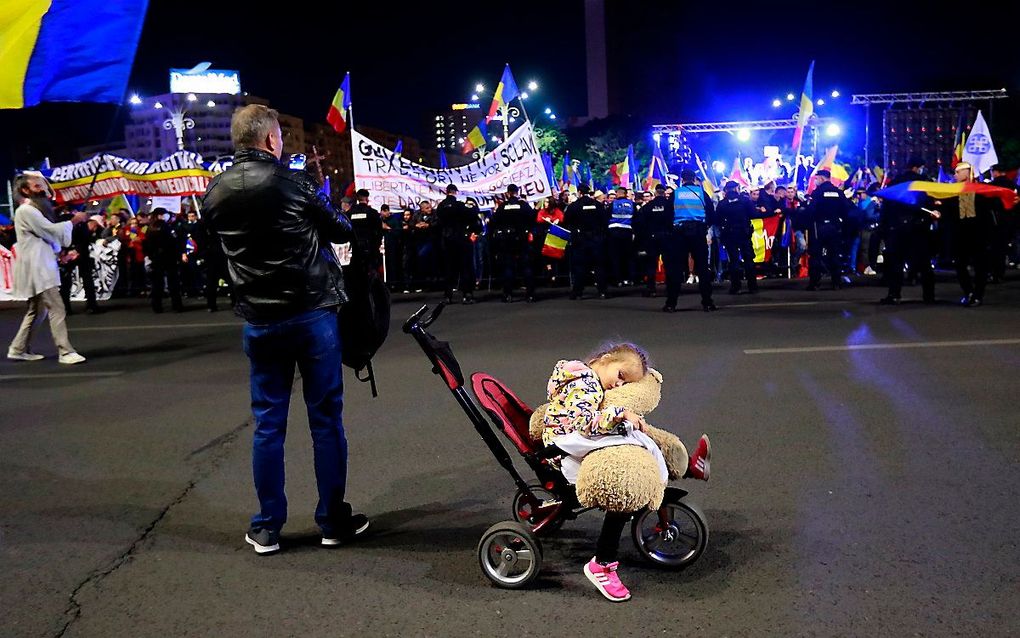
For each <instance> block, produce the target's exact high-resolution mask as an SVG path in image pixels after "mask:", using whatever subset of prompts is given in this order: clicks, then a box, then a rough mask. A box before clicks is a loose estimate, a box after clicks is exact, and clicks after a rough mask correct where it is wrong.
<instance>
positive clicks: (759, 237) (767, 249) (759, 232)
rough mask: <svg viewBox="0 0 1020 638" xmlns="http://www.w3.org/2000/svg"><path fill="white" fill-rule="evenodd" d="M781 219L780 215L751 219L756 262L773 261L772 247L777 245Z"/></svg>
mask: <svg viewBox="0 0 1020 638" xmlns="http://www.w3.org/2000/svg"><path fill="white" fill-rule="evenodd" d="M781 220H782V217H780V216H778V215H776V216H773V217H766V218H764V219H752V220H751V228H752V231H751V248H752V249H753V250H754V263H756V264H761V263H764V262H766V261H772V247H773V246H775V243H776V235H777V234H779V222H780V221H781Z"/></svg>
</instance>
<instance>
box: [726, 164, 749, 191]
mask: <svg viewBox="0 0 1020 638" xmlns="http://www.w3.org/2000/svg"><path fill="white" fill-rule="evenodd" d="M730 180H731V181H734V182H736V183H738V184H740V185H741V186H743V187H744V188H750V187H751V182H750V181H748V179H747V177H745V176H744V169H743V168H741V166H740V158H739V157H734V158H733V170H732V171H730Z"/></svg>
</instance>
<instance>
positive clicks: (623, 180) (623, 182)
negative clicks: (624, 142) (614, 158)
mask: <svg viewBox="0 0 1020 638" xmlns="http://www.w3.org/2000/svg"><path fill="white" fill-rule="evenodd" d="M635 164H636V163H635V162H634V145H633V144H631V145H630V146H628V147H627V156H626V157H624V158H623V161H622V162H619V163H616V164H613V165H612V166H610V167H609V172H610V174H611V175H612V176H613V184H618V185H620V186H623V187H625V188H632V184H633V182H634V173H635V170H636V166H635Z"/></svg>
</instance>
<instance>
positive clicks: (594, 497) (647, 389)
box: [529, 368, 689, 512]
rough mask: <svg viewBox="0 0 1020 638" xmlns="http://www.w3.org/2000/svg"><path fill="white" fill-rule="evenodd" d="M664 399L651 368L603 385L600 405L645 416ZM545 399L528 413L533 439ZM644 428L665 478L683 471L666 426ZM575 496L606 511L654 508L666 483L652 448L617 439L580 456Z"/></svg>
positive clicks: (676, 442)
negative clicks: (612, 444)
mask: <svg viewBox="0 0 1020 638" xmlns="http://www.w3.org/2000/svg"><path fill="white" fill-rule="evenodd" d="M661 399H662V375H661V374H660V373H659V372H658V371H657V370H654V369H651V368H649V370H648V374H646V375H645V376H644V377H643V378H642V379H641V380H639V381H635V382H633V383H627V384H624V385H622V386H619V387H616V388H611V389H609V390H606V393H605V398H604V399H603V401H602V406H607V405H614V406H619V407H624V408H627V409H629V410H632V411H634V412H636V413H638V414H640V415H641V416H642V417H645V416H647V415H648V413H650V412H651V411H652V410H654V409H655V408H656V407H658V405H659V401H660V400H661ZM547 405H548V404H547V403H545V404H542V405H540V406H538V407H537V408H535V411H534V413H533V414H532V415H531V421H530V428H529V430H530V434H531V438H532V440H535V441H541V440H542V431H543V429H544V425H543V423H542V419H543V417H544V416H545V409H546V406H547ZM645 434H647V435H648V436H649V437H650V438H651V439H652V440H653V441H655V444H656V445H658V446H659V449H660V450H661V451H662V455H663V457H664V458H665V461H666V469H667V471H668V473H669V480H676V479H679V478H682V477H683V476H684V475H685V474H686V473H687V467H688V461H689V458H688V454H687V448H686V447H684V444H683V443H682V442H681V441H680V439H679V438H678V437H677V436H676V435H675V434H672V433H670V432H667V431H665V430H661V429H659V428H656V427H653V426H651V425H649V426H648V429H647V430H646V432H645ZM576 487H577V500H578V501H579V502H580V503H581V504H582V505H584V506H585V507H597V508H600V509H604V510H606V511H609V512H636V511H638V510H641V509H644V508H645V507H648V508H650V509H658V508H659V506H660V505H661V504H662V497H663V494H664V491H665V488H666V484H665V483H664V482H663V481H662V477H661V475H660V473H659V467H658V465H657V463H656V461H655V458H654V457H653V456H652V454H651V453H650V452H649V451H648V450H646V449H644V448H641V447H637V446H635V445H619V446H615V447H607V448H603V449H600V450H595V451H594V452H591V453H589V454H588V455H587V456H585V457H584V460H583V461H582V462H581V470H580V472H579V474H578V477H577V486H576Z"/></svg>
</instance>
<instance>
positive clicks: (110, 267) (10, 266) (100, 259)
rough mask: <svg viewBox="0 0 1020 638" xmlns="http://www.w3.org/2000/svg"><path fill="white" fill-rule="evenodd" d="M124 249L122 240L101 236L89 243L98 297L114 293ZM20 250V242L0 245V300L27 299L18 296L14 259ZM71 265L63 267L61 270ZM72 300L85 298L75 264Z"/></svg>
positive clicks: (104, 298)
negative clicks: (121, 251)
mask: <svg viewBox="0 0 1020 638" xmlns="http://www.w3.org/2000/svg"><path fill="white" fill-rule="evenodd" d="M119 251H120V240H119V239H116V238H112V239H100V240H98V241H94V242H92V243H91V244H90V245H89V253H90V255H89V256H90V257H91V258H92V278H93V281H94V282H95V284H96V299H98V300H99V301H106V300H108V299H109V298H110V296H111V295H112V294H113V287H114V286H115V285H117V277H118V275H119V272H118V269H117V254H118V252H119ZM17 253H18V245H17V244H15V245H14V248H13V250H7V249H6V248H4V247H3V246H0V301H12V300H16V301H24V298H23V297H15V296H14V262H15V261H16V256H17ZM64 268H67V266H61V270H63V269H64ZM71 300H72V301H84V300H85V288H84V286H83V285H82V281H81V275H80V273H79V272H78V268H77V267H74V270H73V271H72V280H71Z"/></svg>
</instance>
